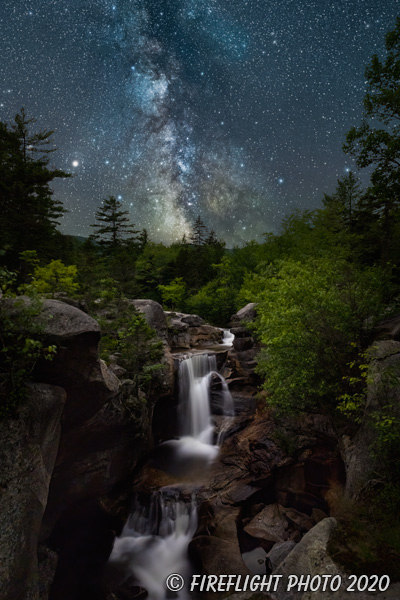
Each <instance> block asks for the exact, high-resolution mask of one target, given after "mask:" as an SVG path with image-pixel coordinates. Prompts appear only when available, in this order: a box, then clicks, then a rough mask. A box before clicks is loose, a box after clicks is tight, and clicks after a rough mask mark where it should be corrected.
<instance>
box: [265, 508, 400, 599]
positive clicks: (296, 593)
mask: <svg viewBox="0 0 400 600" xmlns="http://www.w3.org/2000/svg"><path fill="white" fill-rule="evenodd" d="M336 525H337V522H336V519H334V518H332V517H329V518H326V519H323V520H322V521H320V522H319V523H318V524H317V525H315V527H313V528H312V529H310V531H309V532H308V533H306V534H305V536H304V537H303V538H302V540H301V541H300V542H299V543H298V544H296V546H295V547H294V548H293V550H292V551H291V552H290V554H288V556H287V557H286V558H285V559H284V560H283V562H281V563H280V565H279V566H278V567H277V568H276V569H275V570H274V572H273V574H274V575H282V580H281V582H280V585H279V587H278V590H277V591H276V592H274V593H273V594H272V597H273V599H274V600H338V599H339V598H340V600H369V599H370V598H375V599H376V600H397V599H398V598H399V597H400V596H399V592H400V584H399V583H394V584H392V585H391V586H390V587H389V589H388V590H387V591H386V592H380V593H376V592H375V593H373V594H370V593H368V592H357V591H355V592H348V591H347V590H346V587H347V585H348V584H349V583H350V581H349V579H348V575H347V574H346V573H344V572H343V571H341V570H340V569H339V567H338V565H336V563H335V562H334V561H333V559H332V557H331V556H330V555H329V552H328V544H329V539H330V536H331V534H332V532H333V530H334V529H335V527H336ZM290 575H292V576H293V575H294V576H297V577H298V578H300V577H301V576H303V581H304V580H305V579H306V577H307V576H308V575H309V576H310V578H313V577H317V576H322V575H332V576H335V575H338V576H339V577H341V580H342V584H341V587H340V588H339V590H337V591H330V589H329V586H328V588H327V589H326V591H323V590H322V585H321V588H320V589H319V590H316V591H311V590H307V591H305V590H304V588H303V589H302V590H298V589H296V588H292V589H291V590H290V591H287V584H288V581H289V576H290ZM322 581H323V580H322Z"/></svg>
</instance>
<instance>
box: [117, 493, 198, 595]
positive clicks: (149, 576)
mask: <svg viewBox="0 0 400 600" xmlns="http://www.w3.org/2000/svg"><path fill="white" fill-rule="evenodd" d="M196 528H197V511H196V505H195V501H194V498H192V501H191V503H190V504H188V503H185V502H183V501H179V500H177V499H171V498H169V499H168V498H166V497H165V496H164V495H163V493H162V490H160V492H159V493H157V494H153V496H152V498H151V501H150V504H149V506H148V507H145V506H143V505H141V504H139V503H137V505H136V507H135V510H134V512H133V513H132V514H131V516H130V517H129V519H128V522H127V523H126V525H125V527H124V529H123V531H122V534H121V536H120V537H119V538H117V539H116V540H115V543H114V548H113V551H112V553H111V556H110V560H109V565H110V568H111V569H117V571H118V572H120V573H123V577H122V578H120V580H119V584H123V583H128V584H129V585H130V586H135V585H136V586H140V587H142V588H144V589H145V590H147V592H148V596H147V598H148V599H149V600H164V599H165V598H166V588H165V581H166V579H167V577H168V575H171V573H179V574H180V575H182V576H183V577H184V578H185V577H186V578H187V577H188V576H189V574H190V563H189V561H188V558H187V547H188V544H189V542H190V540H191V539H192V537H193V535H194V533H195V531H196ZM177 598H179V599H180V600H185V599H186V598H187V595H186V593H185V590H181V591H180V592H179V593H178V594H177Z"/></svg>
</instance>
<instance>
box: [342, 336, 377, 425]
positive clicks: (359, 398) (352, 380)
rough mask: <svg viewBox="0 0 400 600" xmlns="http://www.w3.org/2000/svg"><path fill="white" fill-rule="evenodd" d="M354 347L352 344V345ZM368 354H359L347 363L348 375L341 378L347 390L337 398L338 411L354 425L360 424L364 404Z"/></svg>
mask: <svg viewBox="0 0 400 600" xmlns="http://www.w3.org/2000/svg"><path fill="white" fill-rule="evenodd" d="M353 345H354V344H353ZM369 360H370V353H369V352H361V353H360V354H359V355H358V356H357V359H356V360H355V361H352V362H350V363H348V365H347V366H348V368H349V374H348V375H345V376H344V377H343V382H344V383H345V384H347V385H346V387H347V388H348V389H347V391H346V392H344V393H342V394H340V396H339V397H338V405H337V408H338V410H339V411H340V412H341V413H342V414H343V415H345V417H347V418H348V419H349V420H351V421H354V423H358V424H359V423H361V422H362V418H363V415H364V408H365V403H366V384H367V383H369V382H370V378H369V377H368V374H369V369H370V365H369Z"/></svg>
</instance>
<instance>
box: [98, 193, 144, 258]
mask: <svg viewBox="0 0 400 600" xmlns="http://www.w3.org/2000/svg"><path fill="white" fill-rule="evenodd" d="M121 209H122V203H121V202H120V201H119V200H117V199H116V198H115V197H114V196H109V197H108V198H107V199H106V200H104V201H103V205H102V206H101V208H99V210H98V211H97V212H96V219H97V220H98V221H100V224H94V225H91V227H94V228H95V229H96V233H94V234H93V235H92V236H91V237H92V238H93V239H94V240H96V241H97V242H98V243H99V244H100V245H101V246H103V247H104V248H106V249H108V250H115V249H116V248H118V247H119V246H121V245H126V244H129V243H135V242H136V241H137V237H136V235H137V234H138V233H139V231H135V230H134V229H132V227H134V225H132V224H131V223H130V220H129V218H128V217H127V216H126V215H128V214H129V211H127V210H121Z"/></svg>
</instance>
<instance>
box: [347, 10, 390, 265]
mask: <svg viewBox="0 0 400 600" xmlns="http://www.w3.org/2000/svg"><path fill="white" fill-rule="evenodd" d="M399 76H400V18H399V17H398V18H397V21H396V27H395V29H394V30H393V31H390V32H389V33H388V34H387V35H386V58H385V60H384V61H381V60H380V59H379V58H378V56H377V55H376V54H375V55H374V56H373V57H372V60H371V62H370V64H369V65H368V67H367V68H366V70H365V77H366V81H367V86H368V87H367V93H366V94H365V96H364V117H363V120H362V123H361V125H360V126H359V127H352V128H351V129H350V131H349V132H348V134H347V136H346V143H345V144H344V147H343V149H344V151H345V152H348V153H349V154H352V155H353V156H355V157H356V160H357V166H358V167H360V168H364V167H371V166H372V167H373V171H372V173H371V184H372V185H371V188H370V190H369V194H370V199H371V202H370V208H371V210H373V211H374V213H375V214H376V215H377V217H378V219H379V225H380V227H381V247H382V258H383V259H384V260H386V259H388V258H389V250H390V246H391V244H392V242H393V234H394V225H395V223H396V221H397V220H398V212H399V209H400V202H399V199H400V126H399V120H400V102H399V94H400V88H399Z"/></svg>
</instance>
